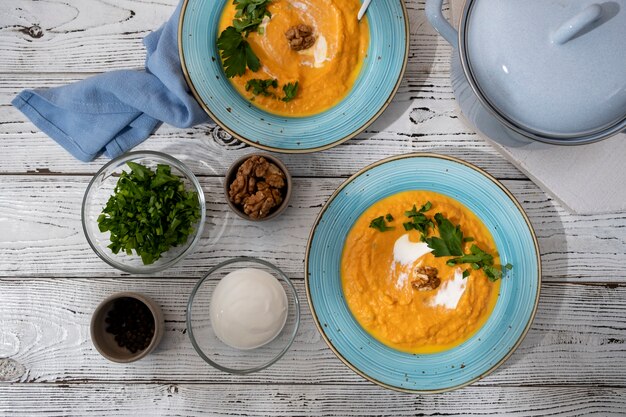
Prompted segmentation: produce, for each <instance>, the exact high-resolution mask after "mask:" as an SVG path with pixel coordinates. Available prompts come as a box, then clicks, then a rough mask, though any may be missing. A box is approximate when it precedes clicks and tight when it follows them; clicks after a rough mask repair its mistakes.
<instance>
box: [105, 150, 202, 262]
mask: <svg viewBox="0 0 626 417" xmlns="http://www.w3.org/2000/svg"><path fill="white" fill-rule="evenodd" d="M127 165H128V167H129V168H130V169H131V172H130V173H128V172H126V171H122V173H121V175H120V178H119V180H118V181H117V184H116V185H115V190H114V194H113V195H112V196H111V197H110V198H109V200H108V201H107V203H106V206H105V207H104V208H103V209H102V214H100V216H98V227H99V228H100V231H101V232H102V233H104V232H107V231H110V232H111V233H110V239H111V244H110V245H109V246H108V247H109V249H111V251H112V252H113V253H115V254H117V253H119V251H124V252H126V253H127V254H128V255H132V253H133V250H134V251H135V252H136V253H137V255H139V256H141V260H142V261H143V263H144V265H148V264H152V263H154V262H155V261H157V260H158V259H159V258H160V257H161V255H162V254H163V253H164V252H166V251H168V250H169V249H170V248H171V247H173V246H178V245H181V244H184V243H185V242H186V241H187V238H188V237H189V235H190V234H191V233H192V232H193V230H194V227H195V223H196V222H197V221H198V220H199V219H200V203H199V201H198V194H197V193H196V192H195V191H187V190H186V189H185V184H184V183H183V182H182V180H181V179H180V178H179V177H177V176H176V175H173V174H172V173H171V168H170V166H169V165H165V164H159V165H157V167H156V171H153V170H151V169H150V168H147V167H145V166H143V165H140V164H137V163H135V162H128V163H127Z"/></svg>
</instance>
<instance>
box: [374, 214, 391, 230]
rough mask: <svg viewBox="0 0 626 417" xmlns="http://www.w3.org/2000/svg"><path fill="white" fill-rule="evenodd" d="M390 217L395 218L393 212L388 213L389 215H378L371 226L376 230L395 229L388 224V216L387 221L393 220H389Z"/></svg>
mask: <svg viewBox="0 0 626 417" xmlns="http://www.w3.org/2000/svg"><path fill="white" fill-rule="evenodd" d="M390 217H391V220H393V217H392V216H391V214H387V216H380V217H376V218H375V219H374V220H372V221H371V222H370V227H371V228H372V229H376V230H378V231H380V232H386V231H387V230H393V229H395V227H392V226H387V223H386V221H385V218H387V221H391V220H389V218H390Z"/></svg>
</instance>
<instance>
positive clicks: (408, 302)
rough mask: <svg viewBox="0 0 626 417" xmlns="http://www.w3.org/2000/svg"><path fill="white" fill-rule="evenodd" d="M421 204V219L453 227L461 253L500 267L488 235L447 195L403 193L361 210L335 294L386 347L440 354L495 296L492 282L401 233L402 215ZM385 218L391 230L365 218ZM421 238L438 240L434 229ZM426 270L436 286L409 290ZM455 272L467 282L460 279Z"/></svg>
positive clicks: (465, 335)
mask: <svg viewBox="0 0 626 417" xmlns="http://www.w3.org/2000/svg"><path fill="white" fill-rule="evenodd" d="M426 202H430V203H431V204H432V207H431V209H430V210H428V211H427V212H426V213H425V214H426V215H427V216H428V217H430V218H432V216H434V214H435V213H441V214H442V215H443V216H444V217H445V218H447V219H448V220H450V221H451V222H452V223H453V224H454V225H459V226H460V228H461V231H462V233H463V235H464V236H465V237H469V236H471V237H472V238H473V239H474V240H473V241H471V242H470V241H467V242H464V243H463V244H462V249H463V253H468V252H469V250H470V247H471V246H472V245H477V246H478V247H480V248H481V249H482V250H484V251H485V252H489V253H491V254H492V255H493V256H494V259H493V260H494V266H497V267H499V265H500V261H499V258H498V256H497V251H496V245H495V242H494V240H493V237H492V236H491V234H490V233H489V230H487V228H486V226H485V225H484V224H483V223H482V222H481V221H480V220H479V219H478V217H476V215H475V214H474V213H472V212H471V211H470V210H469V209H468V208H467V207H465V206H464V205H462V204H461V203H459V202H458V201H456V200H454V199H452V198H450V197H447V196H444V195H442V194H438V193H434V192H430V191H405V192H401V193H398V194H395V195H392V196H390V197H387V198H385V199H383V200H380V201H378V202H376V203H375V204H374V205H372V206H371V207H369V208H368V209H367V210H366V211H365V212H364V213H363V214H362V215H361V216H360V217H359V219H358V220H357V221H356V222H355V224H354V226H353V227H352V229H351V230H350V232H349V233H348V236H347V238H346V243H345V246H344V249H343V254H342V260H341V279H342V286H343V292H344V295H345V299H346V301H347V304H348V306H349V308H350V310H351V311H352V314H353V315H354V317H355V318H356V320H357V321H358V322H359V323H360V324H361V326H362V327H363V328H364V329H365V330H366V331H367V332H369V333H370V334H371V335H372V336H373V337H374V338H376V339H377V340H379V341H380V342H382V343H384V344H385V345H387V346H390V347H392V348H395V349H398V350H401V351H404V352H410V353H435V352H441V351H444V350H447V349H450V348H453V347H455V346H457V345H459V344H461V343H463V342H464V341H466V340H467V339H469V338H470V337H471V336H472V335H473V334H474V333H476V332H477V331H478V329H480V327H481V326H482V325H483V324H484V323H485V322H486V321H487V319H488V318H489V315H490V314H491V312H492V311H493V308H494V307H495V305H496V301H497V298H498V293H499V290H500V280H497V281H495V282H492V281H490V280H489V279H488V277H487V276H486V274H485V272H484V271H483V269H478V270H474V269H472V268H471V267H470V266H469V265H468V264H459V265H454V266H448V265H447V264H446V263H447V262H448V261H449V260H450V259H451V258H453V257H449V256H447V257H446V256H442V257H435V256H434V255H433V254H432V253H431V252H430V251H431V249H430V248H429V247H428V245H427V244H426V243H424V242H421V241H420V239H421V232H419V231H418V230H410V231H406V230H405V228H404V227H403V223H404V222H409V220H410V219H409V218H408V217H407V216H406V214H405V212H406V211H409V210H411V209H412V208H413V205H416V206H417V208H418V209H419V208H420V207H421V206H422V205H424V204H425V203H426ZM387 214H390V215H391V217H393V220H391V221H386V222H385V225H386V226H387V227H393V229H392V230H386V231H380V230H377V229H375V228H372V227H370V222H371V221H372V220H373V219H376V218H378V217H380V216H387ZM391 217H388V218H389V219H390V218H391ZM426 236H427V237H432V236H438V231H437V228H430V229H429V230H428V232H427V235H426ZM426 267H430V268H436V269H437V277H438V279H439V280H440V281H439V285H438V287H437V288H435V289H428V287H427V286H426V289H424V287H422V288H421V289H417V285H418V283H420V282H423V277H424V275H423V273H424V271H425V270H426V269H425V268H426ZM430 271H432V269H431V270H430ZM463 271H467V273H469V276H467V277H465V278H464V277H463ZM420 273H421V274H422V275H421V278H420V277H418V276H417V274H420Z"/></svg>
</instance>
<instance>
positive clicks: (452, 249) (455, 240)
mask: <svg viewBox="0 0 626 417" xmlns="http://www.w3.org/2000/svg"><path fill="white" fill-rule="evenodd" d="M435 222H437V228H438V229H439V237H437V236H432V237H424V238H423V241H424V242H426V243H427V244H428V247H429V248H431V249H432V250H433V252H432V253H433V255H434V256H436V257H439V256H462V255H463V247H462V245H463V232H461V226H459V225H456V226H455V225H454V224H452V222H451V221H450V220H448V219H446V218H445V217H444V216H443V214H441V213H437V214H435Z"/></svg>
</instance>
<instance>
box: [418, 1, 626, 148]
mask: <svg viewBox="0 0 626 417" xmlns="http://www.w3.org/2000/svg"><path fill="white" fill-rule="evenodd" d="M442 3H443V0H427V2H426V16H427V18H428V21H429V22H430V23H431V25H432V26H433V27H434V28H435V29H436V30H437V31H438V32H439V33H440V34H441V35H442V36H443V37H444V38H445V39H446V40H447V41H448V42H449V43H450V44H451V45H452V47H453V48H454V51H453V56H452V65H451V77H452V87H453V90H454V94H455V97H456V98H457V101H458V103H459V105H460V107H461V110H462V111H463V113H464V114H465V116H466V117H467V118H468V119H469V120H470V122H472V123H473V124H474V125H475V126H476V127H477V128H478V130H480V131H482V132H483V133H484V134H486V135H487V136H488V137H490V138H492V139H494V140H496V141H498V142H501V143H503V144H508V145H515V144H519V143H520V141H521V142H528V141H532V140H537V141H541V142H547V143H552V144H559V145H579V144H585V143H591V142H595V141H598V140H601V139H606V138H608V137H610V136H612V135H614V134H616V133H618V132H620V131H622V130H624V129H626V0H611V1H607V2H603V3H594V2H593V1H592V0H579V1H562V0H513V1H502V0H467V1H466V3H465V7H464V10H463V14H462V16H461V20H460V24H459V31H458V32H457V31H456V30H455V29H454V28H453V27H452V26H451V25H450V23H449V22H448V21H447V20H446V19H445V18H444V17H443V14H442V11H441V7H442Z"/></svg>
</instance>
